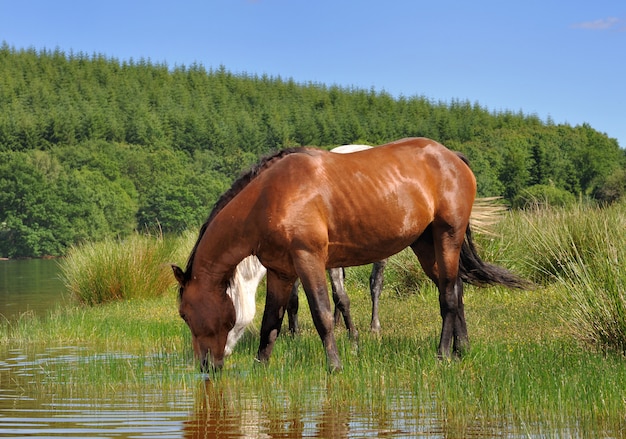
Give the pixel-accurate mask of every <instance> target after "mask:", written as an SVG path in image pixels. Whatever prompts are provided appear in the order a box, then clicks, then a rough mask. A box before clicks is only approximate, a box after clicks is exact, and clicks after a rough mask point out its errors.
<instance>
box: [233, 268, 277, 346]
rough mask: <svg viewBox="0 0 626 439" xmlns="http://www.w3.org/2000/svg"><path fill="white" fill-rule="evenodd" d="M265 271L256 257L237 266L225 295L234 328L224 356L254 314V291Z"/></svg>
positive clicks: (237, 339)
mask: <svg viewBox="0 0 626 439" xmlns="http://www.w3.org/2000/svg"><path fill="white" fill-rule="evenodd" d="M266 271H267V270H266V269H265V267H264V266H263V265H261V262H260V261H259V259H258V258H257V257H256V256H248V257H247V258H245V259H244V260H243V261H241V262H240V263H239V265H237V268H236V269H235V274H234V275H233V278H232V279H231V282H230V286H229V287H228V288H227V289H226V294H228V296H229V297H230V299H231V300H232V301H233V306H234V307H235V314H236V319H235V326H233V329H231V330H230V332H229V333H228V338H227V339H226V347H225V349H224V354H225V355H226V356H228V355H230V354H231V353H232V352H233V349H234V348H235V345H236V344H237V341H239V339H240V338H241V336H242V335H243V333H244V331H245V329H246V327H247V326H248V325H249V324H250V322H252V319H254V314H255V313H256V290H257V287H258V286H259V283H260V282H261V279H263V276H265V272H266Z"/></svg>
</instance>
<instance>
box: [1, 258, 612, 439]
mask: <svg viewBox="0 0 626 439" xmlns="http://www.w3.org/2000/svg"><path fill="white" fill-rule="evenodd" d="M66 301H69V299H68V298H67V297H66V294H65V292H64V291H63V285H62V282H61V281H60V279H59V267H58V264H57V262H56V261H51V260H47V261H45V260H31V261H0V313H1V314H2V316H3V319H5V321H9V322H11V321H14V320H15V319H19V318H20V316H21V315H23V314H24V313H34V314H37V315H45V314H46V313H47V312H48V311H49V310H50V309H53V308H55V307H58V306H62V305H63V304H64V303H66ZM161 361H163V358H143V357H142V358H139V357H138V356H136V355H133V354H126V353H111V352H94V351H90V350H89V349H88V348H85V347H80V346H30V345H29V346H12V345H11V344H10V343H5V344H2V343H0V438H9V437H10V438H14V437H15V438H17V437H25V436H29V437H41V438H44V437H45V438H56V437H67V438H85V437H92V438H93V437H100V438H209V437H210V438H276V437H280V438H284V439H290V438H301V437H306V438H346V439H347V438H381V437H382V438H472V437H473V438H485V437H504V438H518V437H526V438H528V437H546V436H549V437H584V434H581V433H580V432H577V431H576V429H575V428H572V429H571V430H565V431H561V432H555V431H550V432H549V433H548V434H547V435H546V433H545V431H544V432H541V431H542V427H541V426H533V427H532V428H530V427H529V430H524V431H519V430H520V429H519V426H518V427H512V426H511V425H512V424H513V423H508V422H507V421H506V420H494V421H492V422H491V423H490V421H486V420H484V419H476V420H474V421H475V425H469V426H465V427H464V428H463V429H462V431H459V430H458V429H455V428H454V427H451V426H450V419H446V417H445V416H444V415H442V414H441V410H437V409H436V405H437V404H436V403H435V401H436V400H435V399H433V400H432V403H431V404H425V406H424V405H422V406H417V405H419V404H423V398H416V397H415V395H413V394H412V393H411V391H410V390H409V389H388V394H389V395H390V398H389V399H388V400H387V401H385V402H384V407H370V408H369V409H363V408H362V405H358V404H357V405H352V404H349V403H348V404H346V405H345V406H341V407H337V405H336V404H335V405H332V404H330V405H329V404H327V403H326V402H327V401H328V400H329V399H332V395H327V394H326V393H325V392H326V389H306V390H304V391H303V392H304V395H306V398H307V400H311V401H320V404H319V407H318V408H315V409H306V410H303V409H302V408H300V407H293V406H291V405H290V403H289V400H290V398H289V396H288V395H285V396H284V401H278V403H279V404H278V406H279V407H282V408H281V409H278V410H276V409H274V410H272V411H268V410H267V407H266V404H264V403H263V401H262V397H261V396H260V395H255V394H252V393H243V392H242V389H238V388H237V380H234V384H231V385H232V386H233V387H227V386H226V384H224V383H223V382H219V381H218V382H211V381H207V380H206V379H205V378H206V377H204V376H202V375H200V374H197V375H195V374H194V372H190V371H189V364H188V361H189V359H188V358H183V357H182V356H181V358H174V359H172V360H168V361H171V364H170V363H168V364H167V366H166V368H167V370H168V371H175V372H174V373H180V374H181V376H182V375H183V374H186V376H187V377H188V378H189V375H190V374H191V381H192V382H193V383H192V384H191V385H190V384H189V380H187V381H185V380H183V379H181V383H185V384H181V385H180V386H177V385H173V386H169V387H168V388H167V389H163V388H161V387H160V386H159V382H160V378H161V377H160V376H159V375H158V374H159V372H157V370H158V368H155V367H154V365H155V364H156V363H155V362H161ZM120 362H138V363H142V364H144V363H145V366H144V369H143V372H145V374H146V376H145V377H144V378H143V381H142V382H141V384H139V385H128V386H126V385H122V386H119V387H118V386H115V387H112V388H110V389H109V388H105V389H102V388H98V387H97V386H92V387H88V386H85V384H84V383H89V382H91V381H90V379H89V378H85V377H82V378H80V379H77V382H76V383H72V382H71V380H72V379H73V378H72V377H73V376H76V375H73V374H72V373H68V371H83V370H90V368H91V369H95V370H96V371H104V372H98V373H108V372H107V371H110V370H114V368H115V365H116V364H119V363H120ZM94 365H95V366H97V367H95V368H94V367H93V366H94ZM81 368H85V369H81ZM131 369H132V368H129V370H131ZM132 370H133V371H134V372H136V370H135V369H132ZM161 370H162V369H161ZM178 371H180V372H178ZM86 373H88V372H86ZM68 380H69V381H70V382H68ZM95 380H96V381H97V377H96V378H95ZM174 382H176V380H174ZM81 383H82V384H81ZM172 387H174V388H172ZM94 389H96V390H94ZM325 401H326V402H325ZM420 401H422V402H420ZM272 402H274V403H275V402H276V401H272ZM274 405H275V404H274ZM471 422H472V420H470V424H471ZM574 427H575V423H574ZM533 430H534V431H533ZM611 436H613V437H618V436H619V435H611Z"/></svg>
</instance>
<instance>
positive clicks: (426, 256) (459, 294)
mask: <svg viewBox="0 0 626 439" xmlns="http://www.w3.org/2000/svg"><path fill="white" fill-rule="evenodd" d="M459 235H461V234H460V233H456V234H454V233H449V230H448V231H446V232H444V233H436V238H435V237H433V227H432V226H431V227H429V228H428V229H427V230H426V231H425V232H424V234H422V236H421V237H420V238H419V239H418V240H417V241H416V242H415V243H413V245H411V248H412V249H413V251H414V252H415V254H416V255H417V257H418V259H419V261H420V264H421V265H422V268H423V269H424V271H425V272H426V274H427V275H428V277H430V279H432V281H433V282H434V283H435V284H436V285H437V288H438V289H439V308H440V311H441V319H442V325H441V339H440V341H439V348H438V349H437V355H438V356H439V358H448V357H449V356H450V349H451V348H452V350H453V353H454V355H455V356H460V355H461V354H462V353H463V352H464V351H466V350H467V349H469V337H468V333H467V323H466V321H465V305H464V303H463V282H462V281H461V279H460V277H459V276H458V267H459V254H460V247H461V244H462V242H463V239H464V238H460V237H459Z"/></svg>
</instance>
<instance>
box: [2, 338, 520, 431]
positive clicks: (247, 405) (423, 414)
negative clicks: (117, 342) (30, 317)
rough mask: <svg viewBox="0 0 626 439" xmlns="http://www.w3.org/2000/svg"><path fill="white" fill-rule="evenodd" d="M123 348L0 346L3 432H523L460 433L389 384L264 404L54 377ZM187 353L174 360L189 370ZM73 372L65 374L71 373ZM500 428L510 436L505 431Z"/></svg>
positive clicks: (210, 392)
mask: <svg viewBox="0 0 626 439" xmlns="http://www.w3.org/2000/svg"><path fill="white" fill-rule="evenodd" d="M123 355H124V354H116V355H111V354H98V353H97V352H90V351H89V350H87V349H86V348H75V347H65V348H62V347H58V348H50V347H48V348H44V349H43V350H41V351H38V352H35V351H29V350H28V349H25V348H2V347H0V358H1V360H0V438H8V437H25V436H31V437H47V438H52V437H66V438H84V437H99V438H274V437H280V438H285V439H289V438H302V437H306V438H381V437H382V438H451V437H470V438H471V437H475V438H484V437H493V436H494V435H496V436H499V437H511V438H514V437H521V436H517V435H515V434H513V433H512V432H509V433H510V434H508V433H507V429H506V428H502V427H501V426H496V427H495V428H494V429H485V426H484V425H481V426H480V428H476V429H471V428H470V429H465V430H464V431H463V434H462V435H458V434H455V433H454V432H452V431H451V430H450V429H449V428H448V427H447V420H446V419H441V418H439V417H437V415H436V414H435V413H434V411H432V410H430V409H429V408H425V409H424V408H421V409H420V410H417V411H416V410H415V407H414V404H415V398H414V396H413V395H412V394H411V393H410V392H407V391H406V390H401V389H395V391H393V392H391V393H393V394H394V396H393V398H391V399H390V400H389V401H388V402H386V403H385V406H384V407H376V408H374V407H372V408H371V409H370V410H363V409H356V408H355V407H354V406H352V405H351V404H349V403H348V404H345V405H342V406H339V407H338V406H337V405H333V404H328V403H327V402H326V401H327V396H328V395H326V391H327V390H326V389H315V388H314V389H308V390H306V391H307V392H308V393H309V394H310V399H311V400H313V401H320V404H319V407H318V408H316V409H312V410H311V409H308V410H302V409H301V408H299V407H294V406H293V405H290V404H289V403H288V400H289V398H288V397H287V396H285V403H284V405H283V407H282V408H281V407H279V408H278V409H273V410H268V409H267V408H266V406H265V404H263V402H262V398H261V397H260V396H259V395H255V394H253V393H244V392H242V391H241V389H238V388H237V385H236V383H234V384H232V385H230V386H229V385H226V384H225V385H222V383H220V382H212V381H207V380H204V379H203V377H202V376H201V375H200V374H198V375H197V379H196V381H195V383H194V385H192V386H190V387H189V388H185V387H184V386H181V388H179V389H174V390H172V389H166V390H163V389H158V388H157V387H158V386H141V388H139V389H133V388H132V386H128V387H123V388H121V389H110V390H109V389H98V388H96V389H97V390H93V389H92V390H91V391H90V390H85V389H84V388H81V387H82V386H78V387H76V388H74V387H72V386H68V385H67V383H60V382H58V380H59V377H65V376H68V375H65V373H64V372H63V369H64V368H68V367H80V365H81V364H84V361H85V360H84V359H85V358H91V359H92V360H89V361H101V362H107V361H114V360H116V359H119V358H120V357H122V356H123ZM184 361H185V360H184V359H181V364H179V365H177V367H179V368H180V370H184V369H185V364H183V362H184ZM70 376H71V374H70ZM503 433H506V434H503Z"/></svg>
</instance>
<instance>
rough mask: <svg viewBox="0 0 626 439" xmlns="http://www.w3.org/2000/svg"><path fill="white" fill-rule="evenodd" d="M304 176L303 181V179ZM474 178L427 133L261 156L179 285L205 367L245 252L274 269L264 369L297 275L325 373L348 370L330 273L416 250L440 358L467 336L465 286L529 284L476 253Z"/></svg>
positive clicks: (226, 326) (229, 317)
mask: <svg viewBox="0 0 626 439" xmlns="http://www.w3.org/2000/svg"><path fill="white" fill-rule="evenodd" d="M303 175H305V176H307V178H302V176H303ZM475 195H476V180H475V177H474V175H473V173H472V171H471V170H470V168H469V165H468V164H467V161H466V160H465V159H464V158H463V157H462V156H460V155H459V154H457V153H454V152H452V151H450V150H448V149H447V148H445V147H444V146H443V145H441V144H439V143H437V142H435V141H433V140H430V139H425V138H411V139H403V140H399V141H396V142H393V143H390V144H387V145H383V146H379V147H377V148H372V149H367V150H364V151H359V152H354V153H351V154H334V153H331V152H328V151H323V150H319V149H314V148H293V149H286V150H282V151H279V152H278V153H276V154H274V155H272V156H268V157H266V158H264V159H262V160H261V161H260V162H259V163H258V164H257V165H256V166H255V167H253V168H252V169H251V170H250V171H249V172H247V173H246V174H244V175H242V177H240V178H239V179H238V180H237V181H235V183H234V184H233V186H232V187H231V188H230V189H229V190H228V191H227V192H226V193H225V194H224V195H223V196H222V197H221V198H220V199H219V200H218V202H217V203H216V205H215V207H214V209H213V211H212V212H211V214H210V215H209V218H208V220H207V221H206V223H205V224H204V225H203V226H202V228H201V230H200V234H199V237H198V240H197V242H196V244H195V246H194V248H193V250H192V252H191V255H190V257H189V260H188V263H187V267H186V269H185V270H184V271H183V270H182V269H181V268H179V267H177V266H174V267H173V270H174V275H175V277H176V279H177V281H178V283H179V286H180V291H179V299H180V300H179V312H180V315H181V317H182V318H183V319H184V320H185V322H186V323H187V325H188V326H189V328H190V330H191V334H192V341H193V347H194V351H195V353H196V355H197V357H198V358H199V359H200V360H201V362H202V363H201V364H202V368H203V369H204V370H206V369H208V368H209V367H210V366H213V367H216V368H220V367H222V365H223V362H224V356H225V353H226V342H227V339H228V337H229V333H230V332H231V330H233V328H234V327H235V326H236V324H237V312H236V307H235V305H234V301H235V300H236V299H233V297H235V296H240V295H241V291H239V289H238V286H237V285H234V284H233V283H232V281H233V276H234V274H235V270H236V269H237V268H238V265H239V263H240V262H241V261H242V260H243V259H244V258H246V257H247V256H250V255H255V256H257V257H258V259H259V260H260V262H261V263H262V265H263V266H264V267H266V268H267V294H266V302H265V310H264V313H263V320H262V322H261V330H260V344H259V350H258V353H257V359H258V360H259V361H261V362H267V361H268V360H269V358H270V356H271V353H272V349H273V347H274V343H275V341H276V338H277V337H278V334H279V332H280V328H281V325H282V320H283V317H284V313H285V310H286V308H287V306H288V303H289V298H290V296H291V290H292V286H293V284H294V282H295V281H296V279H298V278H299V279H300V281H301V282H302V286H303V288H304V291H305V294H306V297H307V300H308V303H309V308H310V310H311V315H312V318H313V322H314V325H315V328H316V329H317V332H318V334H319V336H320V338H321V340H322V343H323V346H324V349H325V352H326V358H327V364H328V368H329V369H330V370H331V371H333V370H337V369H340V368H341V361H340V359H339V355H338V352H337V345H336V342H335V338H334V334H333V315H332V312H331V309H330V300H329V296H328V287H327V285H326V275H325V270H326V269H327V268H335V267H344V266H353V265H363V264H367V263H372V262H375V261H380V260H383V259H385V258H388V257H389V256H391V255H394V254H396V253H398V252H399V251H401V250H403V249H404V248H406V247H410V248H411V249H412V250H413V252H414V253H415V254H416V256H417V258H418V260H419V261H420V264H421V266H422V268H423V269H424V271H425V272H426V274H427V275H428V277H430V279H432V281H433V282H434V283H435V284H436V285H437V287H438V290H439V303H440V312H441V316H442V330H441V338H440V342H439V347H438V350H437V352H438V355H439V356H440V357H449V356H450V355H460V354H461V353H462V352H463V351H464V350H465V349H466V348H467V347H468V346H469V338H468V334H467V325H466V321H465V312H464V304H463V282H468V283H472V284H477V285H484V284H493V283H497V284H502V285H505V286H509V287H523V286H524V282H523V280H521V279H520V278H518V277H517V276H515V275H514V274H512V273H510V272H509V271H507V270H505V269H503V268H500V267H497V266H494V265H491V264H487V263H485V262H484V261H482V259H481V258H480V257H479V255H478V254H477V252H476V249H475V247H474V244H473V241H472V234H471V229H470V225H469V220H470V215H471V211H472V205H473V203H474V199H475Z"/></svg>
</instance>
